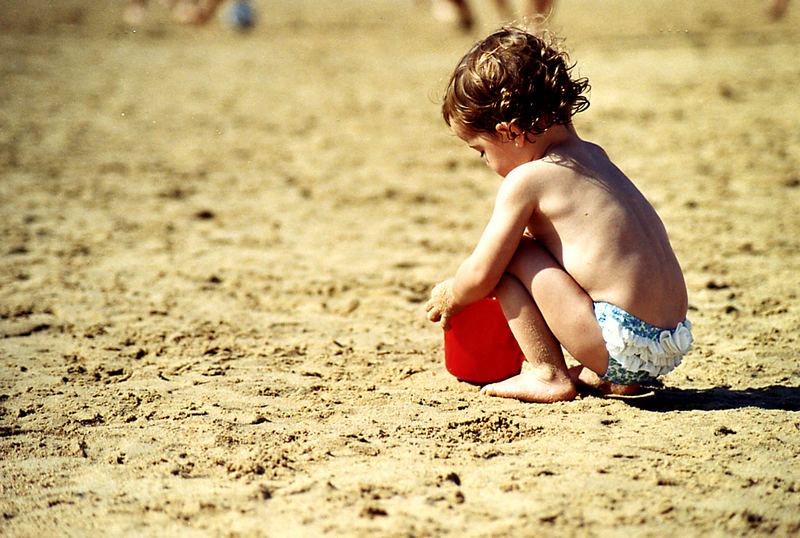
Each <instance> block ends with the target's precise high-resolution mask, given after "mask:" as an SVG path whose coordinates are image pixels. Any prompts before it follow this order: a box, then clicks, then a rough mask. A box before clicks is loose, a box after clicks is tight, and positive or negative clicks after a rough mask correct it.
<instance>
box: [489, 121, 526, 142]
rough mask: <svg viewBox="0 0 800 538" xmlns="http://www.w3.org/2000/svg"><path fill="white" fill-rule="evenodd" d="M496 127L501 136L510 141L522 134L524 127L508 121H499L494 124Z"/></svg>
mask: <svg viewBox="0 0 800 538" xmlns="http://www.w3.org/2000/svg"><path fill="white" fill-rule="evenodd" d="M494 129H495V131H497V133H498V134H499V135H500V136H502V137H503V138H505V139H506V140H508V141H511V140H514V139H516V138H517V137H518V136H519V135H521V134H522V129H520V128H519V127H518V126H516V125H514V124H513V123H508V122H507V121H504V122H502V123H498V124H497V125H495V126H494Z"/></svg>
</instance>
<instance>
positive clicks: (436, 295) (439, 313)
mask: <svg viewBox="0 0 800 538" xmlns="http://www.w3.org/2000/svg"><path fill="white" fill-rule="evenodd" d="M425 310H426V311H427V312H428V319H429V320H431V321H433V322H434V323H435V322H437V321H441V322H442V329H444V330H445V331H446V330H448V329H449V328H450V318H452V317H453V316H454V315H455V314H456V313H457V312H458V311H459V310H461V309H460V308H456V305H455V300H454V299H453V280H452V279H450V280H445V281H444V282H440V283H439V284H437V285H436V286H435V287H434V288H433V291H431V298H430V300H428V303H427V304H426V305H425Z"/></svg>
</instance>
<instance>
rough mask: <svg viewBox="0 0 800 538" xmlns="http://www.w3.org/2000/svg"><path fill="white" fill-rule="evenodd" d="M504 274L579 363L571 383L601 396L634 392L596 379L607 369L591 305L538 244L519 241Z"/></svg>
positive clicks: (598, 326)
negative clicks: (512, 279) (513, 280)
mask: <svg viewBox="0 0 800 538" xmlns="http://www.w3.org/2000/svg"><path fill="white" fill-rule="evenodd" d="M508 272H510V273H511V274H513V275H514V276H515V277H516V278H518V279H519V281H520V282H521V284H522V285H523V286H524V287H525V291H526V292H527V293H528V294H529V297H530V300H532V301H533V302H534V303H535V304H536V306H537V307H538V309H539V311H540V312H541V315H542V318H543V319H544V322H545V323H546V324H547V328H548V329H549V330H550V331H551V332H552V334H553V336H554V337H555V339H556V340H557V341H558V342H559V343H560V344H561V345H562V346H564V348H565V349H566V350H567V351H569V353H570V354H571V355H572V356H573V357H574V358H575V359H576V360H577V361H578V362H580V363H581V365H582V367H577V368H574V369H572V371H571V372H570V374H571V375H572V378H573V380H574V381H576V382H580V383H583V384H586V385H589V386H592V387H593V388H596V389H599V390H601V391H603V392H611V393H622V394H625V393H630V392H633V391H635V390H637V389H638V386H636V385H629V386H623V385H615V384H612V383H608V382H605V381H602V380H600V379H599V376H600V375H603V374H604V373H605V371H606V368H607V367H608V351H607V350H606V344H605V340H604V339H603V333H602V331H601V329H600V325H599V324H598V323H597V318H595V315H594V302H593V301H592V298H591V297H589V295H588V294H587V293H586V292H585V291H584V290H583V288H581V287H580V286H579V285H578V283H577V282H575V280H574V279H573V278H572V277H571V276H570V275H569V273H567V272H566V271H565V270H564V269H563V268H562V267H561V266H560V265H559V264H558V262H557V261H556V260H555V259H554V258H553V256H552V255H551V254H550V253H549V252H548V251H547V250H546V249H545V248H544V247H542V245H541V244H539V242H538V241H535V240H532V239H525V240H523V242H522V243H521V244H520V246H519V248H518V249H517V252H516V254H515V255H514V258H513V259H512V260H511V264H510V265H509V267H508ZM515 336H516V333H515ZM523 352H525V350H523ZM527 357H528V355H527V354H526V358H527ZM584 367H585V368H584Z"/></svg>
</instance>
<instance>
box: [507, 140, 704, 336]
mask: <svg viewBox="0 0 800 538" xmlns="http://www.w3.org/2000/svg"><path fill="white" fill-rule="evenodd" d="M526 167H527V168H529V170H528V169H526ZM519 173H520V175H523V176H525V177H526V178H527V179H528V181H530V182H531V184H532V185H533V189H532V191H533V193H534V194H535V196H536V198H537V210H536V211H535V212H534V213H533V214H532V215H531V219H530V223H529V225H528V230H529V232H530V233H532V234H533V236H534V237H535V238H536V240H537V241H539V242H540V243H541V244H542V245H543V246H544V247H545V248H546V249H547V250H548V251H549V252H550V254H552V255H553V257H554V258H555V259H556V260H557V261H558V262H559V264H560V265H561V266H562V267H563V268H564V269H565V270H566V272H567V273H569V274H570V275H571V276H572V278H574V279H575V281H576V282H577V283H578V284H579V285H580V286H581V287H582V288H583V289H584V290H585V291H586V293H587V294H588V295H589V296H590V297H591V298H592V300H593V301H607V302H609V303H612V304H615V305H617V306H619V307H621V308H623V309H624V310H626V311H627V312H629V313H631V314H633V315H635V316H636V317H638V318H640V319H642V320H644V321H646V322H648V323H650V324H651V325H654V326H656V327H661V328H665V329H671V328H673V327H675V325H677V324H678V323H680V322H681V321H683V320H684V318H685V317H686V309H687V304H688V299H687V294H686V286H685V284H684V280H683V273H682V272H681V268H680V265H679V264H678V260H677V259H676V257H675V254H674V252H673V251H672V247H671V245H670V243H669V239H668V237H667V232H666V230H665V229H664V225H663V224H662V223H661V220H660V219H659V217H658V215H657V214H656V212H655V210H654V209H653V207H652V206H651V205H650V203H649V202H648V201H647V200H646V199H645V197H644V196H643V195H642V193H641V192H639V190H638V189H637V188H636V187H635V186H634V185H633V184H632V183H631V181H630V180H629V179H628V178H627V177H626V176H625V175H624V174H623V173H622V172H621V171H620V170H619V168H617V167H616V166H615V165H614V164H613V163H612V162H611V161H610V160H609V158H608V156H607V155H606V153H605V151H603V150H602V148H600V147H599V146H597V145H595V144H592V143H589V142H585V141H583V140H580V139H579V138H577V137H571V138H570V139H569V141H568V142H566V143H564V144H562V145H559V146H556V147H554V148H551V150H550V152H549V153H548V154H547V155H546V156H545V157H544V158H543V159H541V160H539V161H535V162H532V163H529V164H527V165H523V166H522V167H521V169H520V170H519Z"/></svg>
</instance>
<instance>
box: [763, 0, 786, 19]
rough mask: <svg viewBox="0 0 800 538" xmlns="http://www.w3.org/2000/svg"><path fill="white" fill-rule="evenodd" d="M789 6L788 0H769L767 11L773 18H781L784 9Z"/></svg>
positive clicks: (784, 11)
mask: <svg viewBox="0 0 800 538" xmlns="http://www.w3.org/2000/svg"><path fill="white" fill-rule="evenodd" d="M788 7H789V0H771V1H770V3H769V8H767V13H768V14H769V16H770V17H771V18H772V19H773V20H778V19H781V18H783V16H784V15H785V14H786V9H787V8H788Z"/></svg>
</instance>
